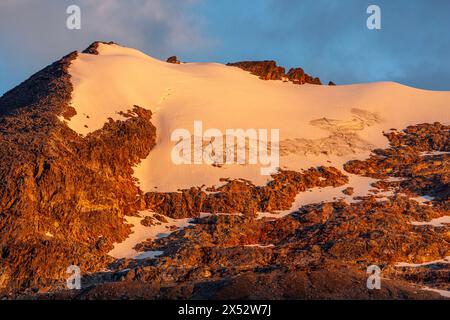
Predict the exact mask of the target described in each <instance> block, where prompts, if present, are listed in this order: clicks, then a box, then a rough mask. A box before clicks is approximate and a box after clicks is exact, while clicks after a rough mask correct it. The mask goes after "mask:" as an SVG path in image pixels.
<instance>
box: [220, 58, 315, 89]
mask: <svg viewBox="0 0 450 320" xmlns="http://www.w3.org/2000/svg"><path fill="white" fill-rule="evenodd" d="M227 66H233V67H238V68H241V69H243V70H245V71H249V72H250V73H252V74H254V75H256V76H259V77H260V78H261V79H263V80H286V81H291V82H293V83H295V84H305V83H309V84H318V85H321V84H322V82H321V81H320V79H319V78H314V77H312V76H310V75H308V74H306V73H305V72H304V71H303V69H302V68H292V69H290V70H289V71H288V73H285V69H284V68H283V67H279V66H277V63H276V62H275V61H273V60H265V61H242V62H234V63H228V64H227Z"/></svg>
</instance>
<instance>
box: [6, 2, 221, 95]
mask: <svg viewBox="0 0 450 320" xmlns="http://www.w3.org/2000/svg"><path fill="white" fill-rule="evenodd" d="M197 2H198V1H197V0H127V1H122V0H107V1H98V0H40V1H34V0H2V1H0V40H1V41H0V74H1V71H4V72H8V71H11V70H14V71H15V73H16V74H21V71H22V70H33V71H36V70H37V69H38V68H40V67H42V66H43V64H46V63H50V62H52V61H53V60H55V59H57V58H58V57H60V56H62V55H64V54H66V53H68V52H69V51H72V50H80V49H84V47H86V46H87V45H88V44H89V43H90V42H93V41H96V40H105V41H115V42H118V43H120V44H123V45H126V46H131V47H136V48H139V49H141V50H144V51H146V52H148V53H150V54H152V55H154V56H159V57H165V56H167V55H169V54H173V53H176V52H178V51H180V50H181V48H183V50H184V51H189V50H186V49H188V48H196V49H206V48H207V47H208V46H209V45H210V44H211V43H212V42H210V41H209V40H208V39H207V38H206V37H205V36H204V35H202V32H201V30H202V23H203V21H202V19H201V18H200V17H197V16H195V14H194V13H193V8H194V7H195V5H196V4H197ZM72 4H76V5H78V6H80V8H81V12H82V29H81V30H68V29H67V28H66V19H67V17H68V15H67V14H66V8H67V7H68V6H69V5H72ZM1 69H3V70H1ZM22 76H23V75H22ZM2 77H3V76H2ZM2 81H4V80H3V79H2ZM0 90H1V89H0Z"/></svg>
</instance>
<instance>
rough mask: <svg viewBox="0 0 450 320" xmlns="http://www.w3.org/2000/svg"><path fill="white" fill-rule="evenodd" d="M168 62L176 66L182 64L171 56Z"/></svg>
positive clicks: (175, 57)
mask: <svg viewBox="0 0 450 320" xmlns="http://www.w3.org/2000/svg"><path fill="white" fill-rule="evenodd" d="M167 62H168V63H174V64H180V63H181V62H180V61H178V58H177V56H171V57H169V58H167Z"/></svg>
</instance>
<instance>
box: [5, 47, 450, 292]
mask: <svg viewBox="0 0 450 320" xmlns="http://www.w3.org/2000/svg"><path fill="white" fill-rule="evenodd" d="M449 102H450V92H433V91H425V90H419V89H415V88H411V87H407V86H403V85H401V84H398V83H393V82H382V83H368V84H355V85H345V86H341V85H338V86H334V85H333V86H331V85H330V86H322V85H313V84H302V85H298V84H296V83H293V82H291V81H287V80H286V79H282V80H262V79H261V78H259V77H258V76H257V75H255V74H252V73H250V72H247V71H245V70H242V69H240V68H238V67H235V66H228V65H223V64H218V63H168V62H165V61H160V60H157V59H154V58H152V57H149V56H147V55H145V54H144V53H142V52H140V51H138V50H135V49H130V48H125V47H122V46H119V45H117V44H113V43H101V42H97V43H94V44H93V45H91V46H90V47H89V48H88V49H87V50H85V51H84V53H78V52H77V53H72V54H71V55H69V56H67V57H65V58H63V59H62V60H61V61H58V62H56V63H55V64H53V65H52V66H49V67H47V68H46V69H44V70H43V71H41V72H40V73H38V74H36V75H35V76H33V77H32V78H30V79H29V80H27V81H26V82H24V83H23V84H21V85H20V86H18V87H17V88H15V89H13V90H12V91H10V92H8V93H6V94H5V95H4V96H3V97H1V98H0V116H1V121H0V126H1V131H0V132H1V133H2V137H1V139H0V143H1V144H2V150H3V151H2V158H1V159H0V160H1V162H2V167H1V170H0V173H1V175H0V177H1V178H2V179H4V180H5V181H6V182H5V183H4V184H3V185H2V189H1V191H2V193H1V194H2V202H1V205H2V207H1V209H2V210H1V214H2V215H0V231H3V234H5V236H3V237H2V238H1V239H0V240H1V241H0V248H1V247H3V248H7V249H6V250H7V251H8V254H7V255H6V258H5V260H4V261H3V262H0V267H3V269H2V270H4V271H2V272H0V289H1V288H2V287H3V288H4V289H5V290H8V291H9V292H13V291H14V292H16V291H17V290H18V289H20V290H22V291H23V290H25V289H28V288H30V287H31V286H37V287H41V286H56V287H54V288H58V287H57V284H59V283H61V279H64V272H65V269H64V268H65V265H66V264H68V263H69V261H72V262H71V263H72V264H74V263H75V264H80V265H81V266H82V268H84V270H85V272H87V273H88V274H89V277H90V278H89V279H90V280H89V281H92V283H95V284H96V285H100V286H101V284H102V283H104V282H105V281H106V282H114V279H107V280H105V279H103V278H101V276H100V275H99V273H98V272H99V271H100V270H102V269H104V268H105V267H106V265H107V263H111V262H112V263H113V266H111V265H110V266H109V268H111V270H112V271H111V272H113V273H117V274H120V273H121V272H122V273H124V272H125V273H127V274H129V278H130V280H133V281H135V280H139V281H142V283H146V281H147V280H145V279H143V278H139V277H138V276H137V274H138V272H137V271H136V270H141V271H142V270H147V269H145V268H146V267H145V266H143V265H140V263H142V261H145V260H149V261H150V260H151V261H154V262H152V263H154V268H155V270H160V269H164V268H166V267H167V266H168V265H171V264H172V263H175V264H177V263H178V268H176V270H177V271H176V272H175V273H174V274H171V275H170V276H169V275H167V276H165V277H166V278H164V277H163V278H161V279H159V281H160V282H161V286H164V285H169V282H170V281H175V282H176V283H177V285H179V286H184V285H187V282H186V283H182V282H180V281H181V280H179V279H182V278H183V277H184V276H185V274H186V272H187V273H189V274H191V273H192V272H194V271H195V272H200V273H198V274H197V273H196V274H197V275H196V276H195V277H194V278H192V279H191V280H189V283H194V282H196V281H197V282H198V281H209V280H211V281H212V280H214V279H215V280H217V279H222V280H223V279H225V281H229V280H230V279H231V278H233V277H235V276H237V274H239V273H240V272H243V270H246V272H250V273H251V274H252V276H258V274H257V272H256V271H250V269H251V270H253V269H255V268H256V269H257V268H266V267H270V268H274V270H275V271H274V272H285V271H281V270H284V269H283V268H275V267H274V266H276V265H283V266H285V267H286V268H288V269H289V270H292V269H295V270H296V271H295V272H309V271H308V268H307V266H306V265H305V264H303V263H300V262H299V261H300V260H299V261H296V259H297V258H298V259H300V258H299V257H302V259H306V260H308V261H315V262H314V263H317V264H318V265H320V266H322V267H323V270H326V272H330V270H332V269H333V268H336V266H338V268H340V269H339V270H341V271H339V275H338V274H332V275H330V276H331V277H332V278H336V279H338V278H341V277H342V275H341V273H342V274H347V271H345V270H347V269H346V268H347V267H348V268H349V270H350V271H348V281H350V282H351V281H353V280H354V279H359V280H361V281H363V280H364V277H363V276H361V270H363V271H365V270H364V266H365V265H364V264H362V265H361V264H360V265H357V264H355V263H356V261H357V260H361V261H366V262H367V263H368V262H369V261H375V260H376V261H380V263H383V264H387V265H390V266H392V268H394V266H395V264H396V263H411V262H415V263H428V262H430V261H431V262H432V261H433V260H436V261H442V259H444V258H445V257H446V256H450V251H449V250H450V246H449V243H450V242H449V241H450V239H449V238H448V231H447V234H444V233H443V234H439V235H438V236H437V235H436V234H434V235H432V234H433V230H432V228H431V229H426V230H428V231H427V232H428V233H426V232H424V231H423V230H421V229H420V228H421V226H422V228H423V226H424V225H426V224H427V221H428V220H432V219H440V220H439V221H444V222H443V224H441V225H440V226H441V227H442V228H444V229H445V228H447V229H445V230H448V225H447V224H446V222H445V221H447V220H445V219H447V217H448V216H449V202H448V201H449V200H448V194H449V190H448V179H449V171H450V170H449V165H448V161H449V158H448V152H449V151H450V146H449V141H448V137H449V127H448V125H449V124H450V112H449V110H450V108H449ZM199 122H201V126H202V128H201V130H200V131H196V130H195V124H196V123H197V124H198V123H199ZM438 122H439V123H438ZM421 124H422V125H421ZM408 127H409V128H408ZM407 128H408V129H407ZM180 129H182V130H184V131H186V132H189V133H192V135H190V136H189V138H190V139H191V140H192V141H200V142H199V143H200V144H201V145H202V151H203V150H209V151H207V152H206V154H205V157H206V156H209V157H211V158H213V157H214V156H215V155H217V152H218V150H216V147H217V145H216V144H215V142H217V140H215V139H218V136H216V138H211V136H209V137H207V138H205V137H204V136H202V135H203V134H204V133H205V131H207V130H208V129H215V131H214V132H216V133H217V132H219V133H224V134H223V137H224V140H226V138H227V130H237V129H243V130H251V129H255V132H260V131H259V130H261V129H263V130H267V132H269V133H270V132H272V131H274V130H277V132H279V140H277V141H274V140H273V139H271V138H270V137H272V138H273V136H270V134H269V135H267V136H264V135H262V136H261V135H258V136H256V137H254V136H249V137H244V140H245V141H246V142H247V143H248V144H246V145H245V146H244V150H243V152H244V154H245V155H247V156H248V157H250V153H249V152H250V146H251V145H258V146H261V143H262V142H265V143H266V144H267V145H270V146H271V147H270V150H269V151H270V152H275V151H274V150H277V151H278V152H279V161H278V158H277V159H276V160H277V161H276V162H275V163H276V168H275V170H274V171H273V172H272V173H273V174H272V175H264V174H261V173H262V170H261V169H264V168H266V167H267V165H268V164H267V163H261V162H257V163H251V161H249V160H248V159H249V158H247V159H246V161H244V163H235V162H232V163H225V164H222V163H217V161H216V162H213V163H209V162H206V161H205V159H204V157H203V158H202V159H200V160H201V161H200V162H201V163H191V164H179V163H177V162H176V161H174V159H173V154H174V149H176V147H177V145H178V146H179V145H180V144H182V142H183V141H182V139H179V137H178V136H175V137H174V132H177V130H180ZM405 129H406V131H403V130H405ZM199 134H200V135H199ZM184 139H186V136H185V137H184ZM265 140H268V141H265ZM190 144H191V143H189V145H190ZM263 145H264V144H263ZM185 146H186V144H185ZM208 147H209V149H208ZM227 147H228V146H227ZM191 151H192V150H191ZM235 151H236V152H238V151H239V150H233V151H232V152H231V153H232V154H233V155H234V153H235ZM258 151H261V148H260V149H258ZM223 152H226V149H225V150H224V151H223ZM190 154H191V153H189V155H190ZM20 181H23V183H22V182H20ZM375 189H376V190H375ZM427 200H433V203H428V204H425V203H424V202H426V201H427ZM324 203H325V204H324ZM375 213H376V214H378V215H381V220H380V219H379V218H377V219H375V217H374V216H373V215H374V214H375ZM131 216H133V217H131ZM383 217H384V218H383ZM394 218H395V219H394ZM383 219H384V220H383ZM22 221H26V223H25V224H21V223H22ZM126 221H129V222H131V223H132V224H133V225H134V226H133V227H132V228H131V226H130V225H128V224H126ZM381 221H384V222H381ZM418 221H419V222H418ZM414 223H416V224H414ZM420 223H422V225H420ZM207 225H213V226H215V227H214V228H213V227H211V228H212V229H211V228H208V227H207ZM130 228H131V230H130ZM418 228H419V229H418ZM433 228H434V227H433ZM315 229H317V230H321V231H320V232H315V231H313V230H315ZM177 230H183V232H176V231H177ZM224 230H228V231H224ZM130 231H133V232H134V233H132V234H131V236H130ZM380 232H381V233H382V234H384V235H383V236H379V234H380ZM405 232H409V233H410V234H411V235H410V236H409V237H408V238H407V239H406V240H404V244H403V247H401V248H398V247H396V246H397V244H398V241H399V239H400V238H401V237H402V236H403V235H404V234H405ZM6 234H8V237H7V236H6ZM10 236H14V237H15V238H14V239H15V240H13V241H11V240H8V239H9V237H10ZM425 238H426V241H425V240H424V239H425ZM196 239H198V240H196ZM200 239H202V240H200ZM394 247H395V248H394ZM193 248H197V249H198V248H200V249H198V250H200V251H198V252H197V253H196V254H195V255H198V254H200V253H199V252H202V254H203V255H204V256H203V257H197V258H198V260H195V259H194V258H192V259H194V260H195V261H194V260H193V262H192V264H190V262H189V261H188V257H189V256H191V257H193V256H195V255H193V253H192V252H191V251H190V250H193ZM230 248H239V249H230ZM208 250H218V252H219V251H220V252H221V254H223V256H224V257H228V258H224V259H225V260H227V259H228V260H227V262H226V263H224V265H227V263H230V264H232V265H235V266H238V267H237V268H238V269H239V268H241V271H239V272H238V273H235V271H232V270H234V269H233V268H231V267H224V268H225V270H227V271H226V272H225V275H220V272H219V269H220V268H219V265H220V264H221V263H222V262H220V261H219V260H220V259H219V258H218V256H217V255H216V253H213V252H210V251H208ZM221 250H222V251H221ZM233 250H235V251H233ZM31 251H32V252H34V255H32V256H25V255H24V254H25V253H27V252H31ZM243 252H251V253H247V254H250V256H252V255H258V254H260V253H261V252H270V255H271V258H268V260H265V258H264V259H263V258H262V257H259V258H258V257H256V256H252V257H253V258H252V259H251V260H252V262H251V265H252V266H253V267H252V268H253V269H252V268H250V269H246V268H247V267H245V268H244V265H248V263H249V262H244V261H241V260H240V259H243V258H239V259H238V258H237V256H241V255H242V254H243ZM62 254H64V255H66V258H64V259H63V263H62V265H60V266H53V267H52V268H50V269H48V268H46V266H48V265H49V264H52V262H53V261H54V260H55V259H59V258H58V257H59V256H60V255H62ZM157 256H158V257H159V256H162V258H156V257H157ZM277 256H278V258H276V257H277ZM123 258H125V260H123ZM39 259H41V260H39ZM129 259H131V260H129ZM205 259H206V260H211V261H210V263H211V264H209V263H206V262H203V263H200V262H199V261H206V260H205ZM236 259H237V260H236ZM277 259H279V260H277ZM306 260H304V261H306ZM38 261H41V262H38ZM42 261H43V262H42ZM139 261H140V262H139ZM171 261H172V262H171ZM174 261H175V262H174ZM323 261H326V263H325V262H323ZM199 263H200V265H199ZM342 264H346V265H347V267H345V268H344V267H342ZM440 265H442V263H441V264H440ZM402 266H403V267H404V266H405V265H404V264H403V265H402ZM133 268H134V269H133ZM140 268H141V269H140ZM142 268H144V269H142ZM158 268H159V269H158ZM199 268H200V269H201V270H200V269H199ZM227 268H228V269H227ZM242 268H243V269H242ZM130 269H133V270H135V271H134V272H135V276H134V278H133V275H132V274H131V273H130V272H129V270H130ZM256 269H255V270H256ZM124 270H127V271H124ZM164 270H165V269H164ZM205 270H206V271H205ZM165 272H166V271H165ZM167 272H168V271H167ZM227 272H228V273H227ZM293 272H294V271H293ZM386 272H389V275H390V276H392V278H393V279H397V280H393V282H392V283H389V285H388V287H394V288H397V289H398V290H404V292H406V293H408V294H410V295H411V296H410V297H411V298H413V297H414V294H413V293H412V292H413V291H414V290H412V289H411V288H409V287H408V286H409V285H410V284H408V283H403V282H401V281H403V278H401V277H400V278H395V277H394V276H393V275H394V274H397V275H398V273H393V272H392V270H390V271H389V270H388V271H386ZM36 274H38V275H39V277H41V278H43V279H44V280H37V278H36ZM289 275H292V274H291V273H289ZM168 278H170V279H172V280H170V281H169V280H167V279H168ZM173 279H175V280H173ZM177 279H178V280H177ZM148 281H150V280H148ZM277 281H278V280H277ZM345 281H346V280H345ZM395 281H399V283H396V282H395ZM41 282H42V283H41ZM267 283H268V284H267V285H269V286H272V287H273V288H276V290H278V291H280V294H281V295H282V292H283V290H285V289H286V288H285V287H284V285H283V284H281V283H279V282H276V281H275V280H274V279H273V278H271V279H270V281H268V282H267ZM171 285H172V284H171ZM318 285H319V287H320V285H321V283H320V281H319V283H318ZM421 285H423V286H424V285H425V284H421ZM434 285H435V289H436V290H444V291H445V290H447V289H448V285H449V284H448V281H447V283H446V282H445V281H444V282H439V281H438V282H437V283H435V284H434ZM283 288H284V289H283ZM399 288H400V289H399ZM20 290H19V291H20ZM54 290H56V291H57V292H59V291H60V289H59V288H58V289H54ZM276 290H275V291H276ZM340 290H341V289H339V288H336V292H335V293H334V296H335V297H343V296H345V295H347V294H349V293H348V292H347V291H345V292H344V291H342V290H343V289H342V290H341V291H340ZM130 291H131V290H130ZM386 292H388V291H383V293H381V294H380V297H385V296H383V295H384V294H387V293H386ZM216 293H217V292H216ZM292 294H293V293H292ZM315 294H317V295H316V297H325V296H326V295H324V294H323V292H322V291H320V290H319V292H316V293H315ZM330 294H331V296H333V293H330ZM355 294H357V295H359V296H360V297H365V296H366V294H367V292H365V291H364V290H362V291H358V292H357V293H355ZM313 296H314V295H313ZM189 297H193V296H189ZM208 297H212V296H211V295H209V296H208ZM419 297H422V296H419ZM397 298H398V297H397Z"/></svg>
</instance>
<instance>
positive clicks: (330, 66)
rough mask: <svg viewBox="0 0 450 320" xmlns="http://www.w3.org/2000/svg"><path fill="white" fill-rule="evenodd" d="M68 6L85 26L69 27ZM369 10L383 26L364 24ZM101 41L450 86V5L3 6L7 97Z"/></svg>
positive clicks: (261, 0)
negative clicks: (67, 56)
mask: <svg viewBox="0 0 450 320" xmlns="http://www.w3.org/2000/svg"><path fill="white" fill-rule="evenodd" d="M70 4H78V5H79V6H80V7H81V10H82V29H81V30H67V28H66V27H65V20H66V18H67V14H66V13H65V10H66V8H67V6H68V5H70ZM370 4H376V5H378V6H379V7H380V8H381V23H382V29H381V30H369V29H367V27H366V19H367V17H368V16H369V15H368V14H367V13H366V9H367V7H368V6H369V5H370ZM95 40H107V41H116V42H118V43H121V44H123V45H127V46H132V47H136V48H138V49H140V50H142V51H144V52H146V53H147V54H150V55H152V56H155V57H157V58H161V59H163V58H164V59H165V58H166V57H168V56H170V55H173V54H176V55H178V56H179V58H180V59H181V60H183V61H215V62H224V63H225V62H230V61H239V60H262V59H273V60H276V61H277V62H278V63H279V64H280V65H283V66H285V67H292V66H301V67H302V68H304V69H305V71H306V72H308V73H310V74H312V75H315V76H319V77H320V78H321V79H322V80H323V81H329V80H333V81H334V82H336V83H338V84H348V83H356V82H372V81H397V82H400V83H403V84H407V85H410V86H414V87H418V88H424V89H432V90H450V59H449V57H450V1H448V0H394V1H393V0H383V1H382V0H371V1H366V0H339V1H338V0H128V1H120V0H78V1H77V0H70V1H69V0H40V1H33V0H2V1H1V2H0V94H3V93H4V92H5V91H6V90H8V89H11V88H12V87H14V86H15V85H17V84H18V83H20V82H21V81H23V80H25V79H26V78H27V77H28V76H30V75H31V74H33V73H34V72H36V71H37V70H39V69H41V68H43V67H44V66H46V65H47V64H49V63H51V62H53V61H55V60H57V59H58V58H60V57H61V56H63V55H65V54H67V53H68V52H70V51H73V50H82V49H84V48H85V47H87V46H88V45H89V44H90V43H91V42H93V41H95Z"/></svg>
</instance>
